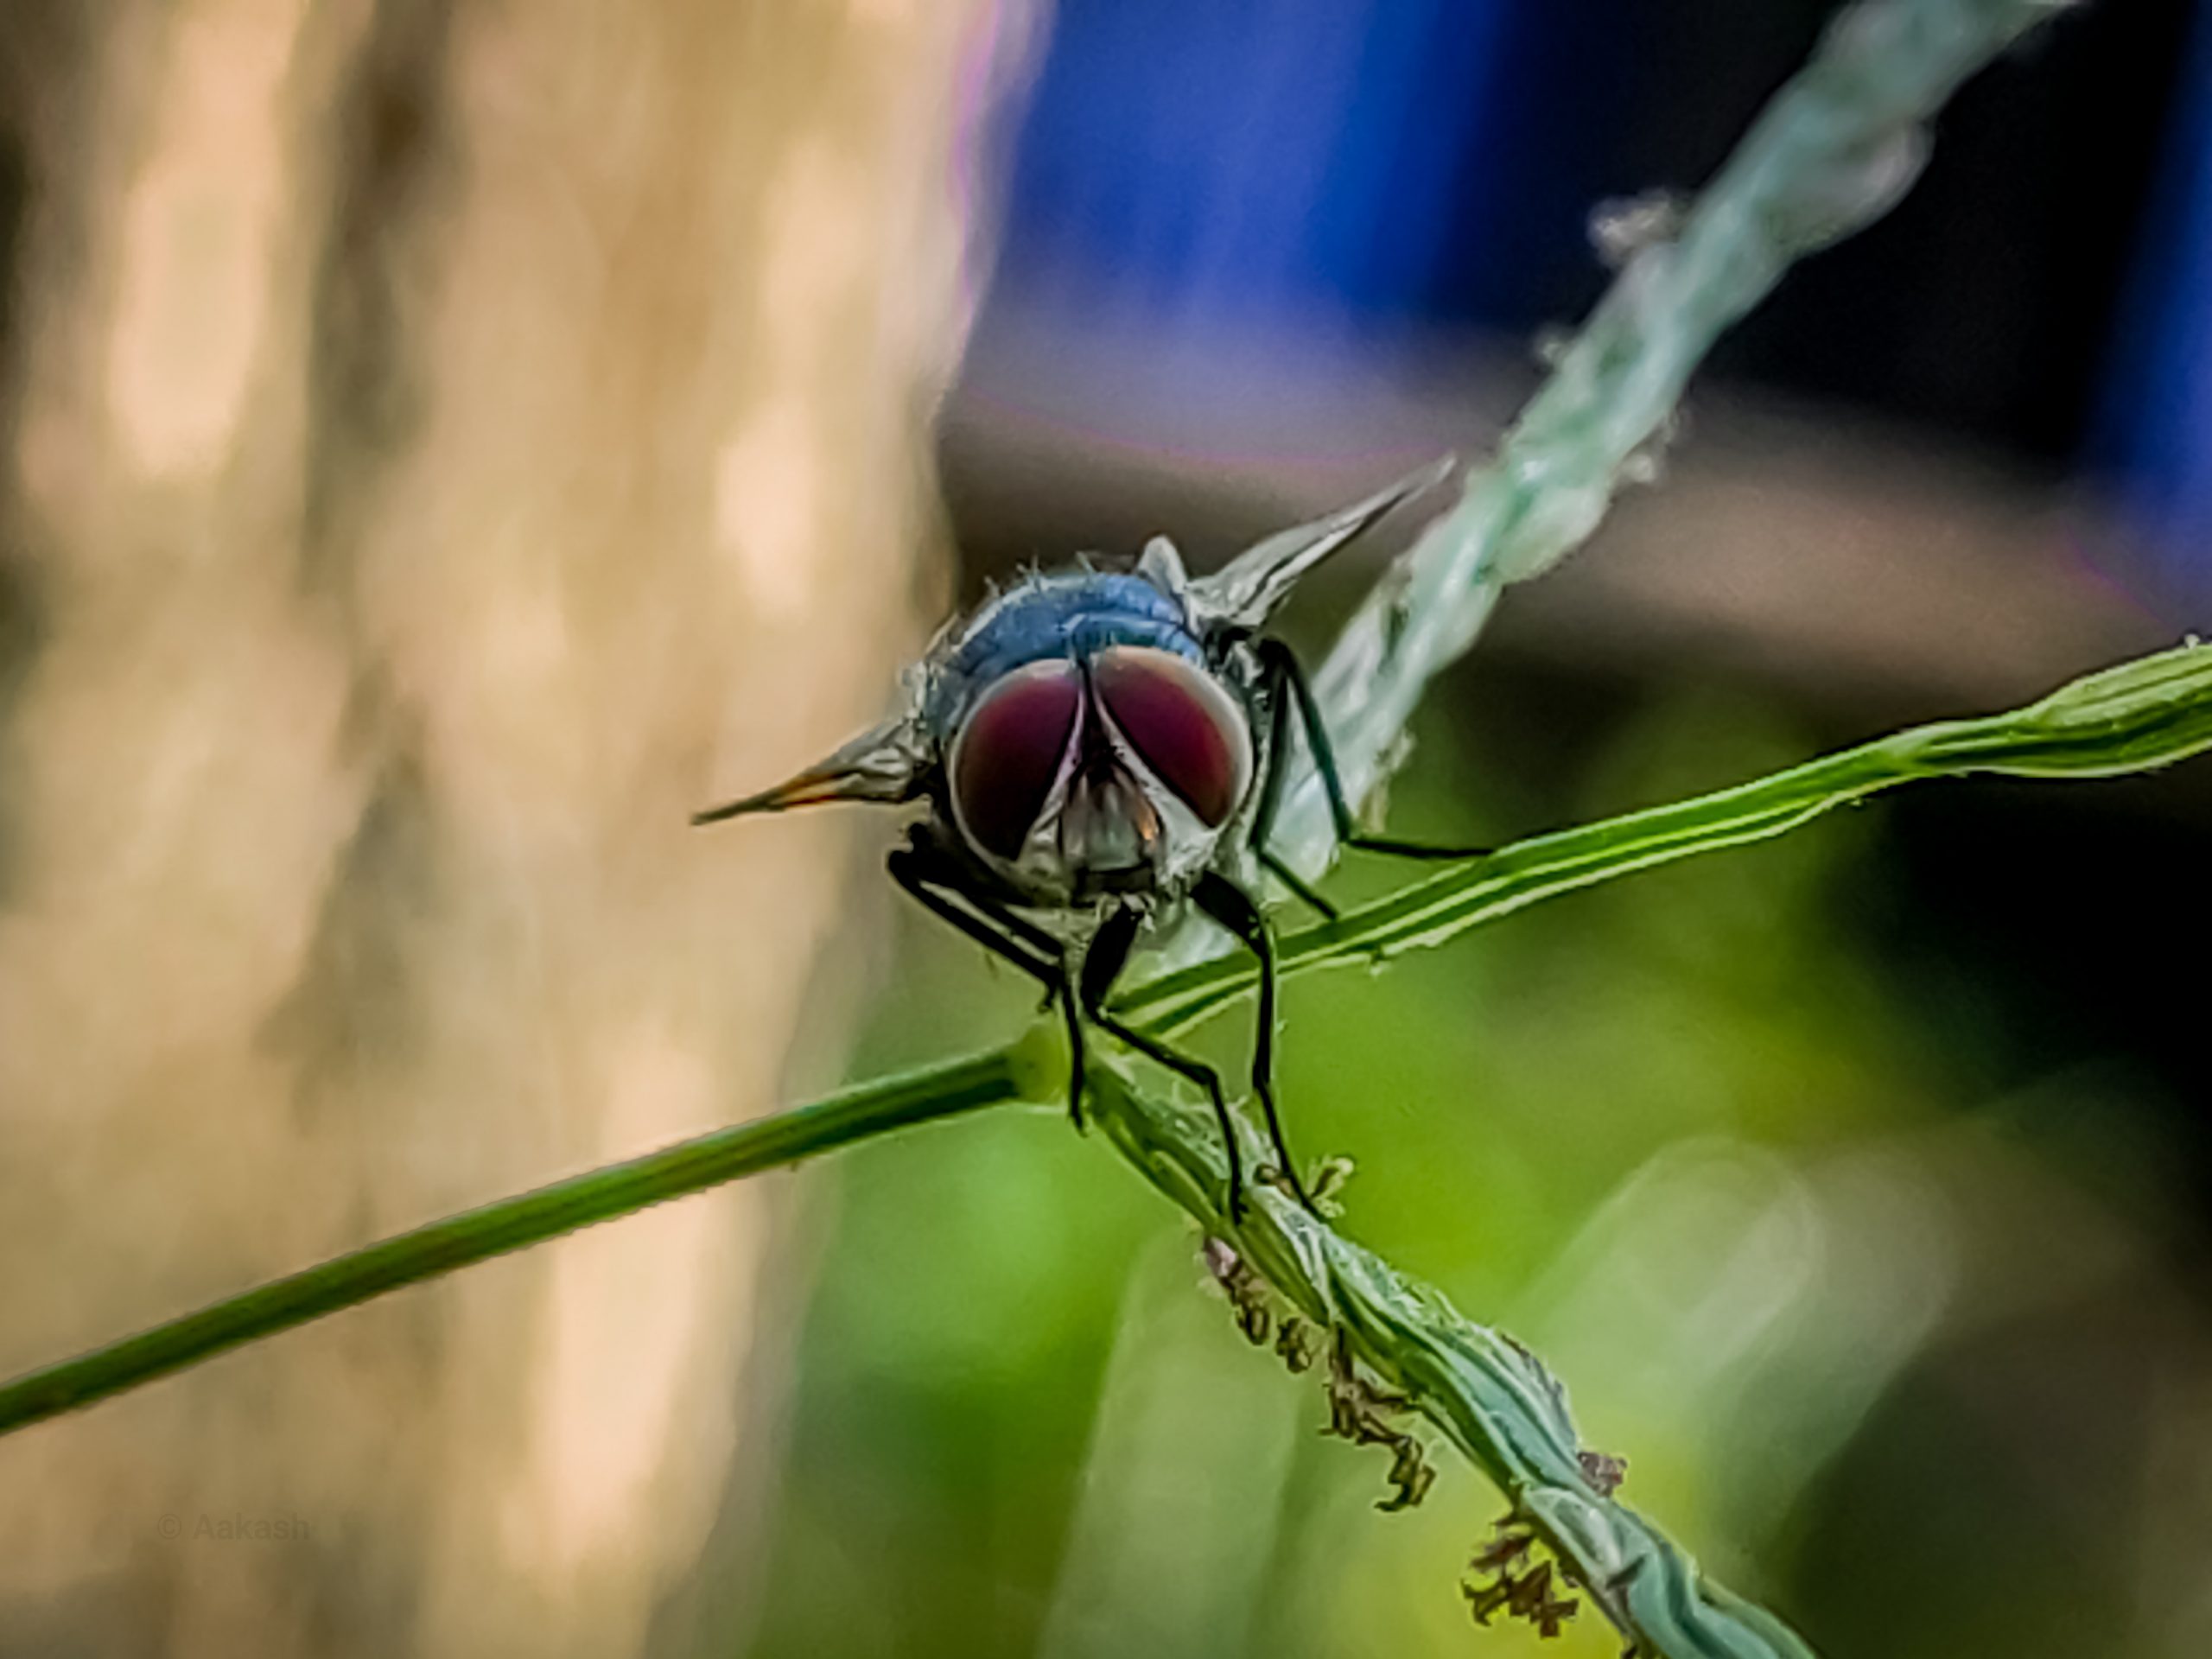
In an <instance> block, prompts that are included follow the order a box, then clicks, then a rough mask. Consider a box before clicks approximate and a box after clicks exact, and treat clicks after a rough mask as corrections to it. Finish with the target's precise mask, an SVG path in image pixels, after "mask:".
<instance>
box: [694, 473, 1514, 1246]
mask: <svg viewBox="0 0 2212 1659" xmlns="http://www.w3.org/2000/svg"><path fill="white" fill-rule="evenodd" d="M1447 465H1448V463H1447ZM1445 470H1446V469H1445V467H1430V468H1427V469H1426V470H1424V471H1423V472H1421V473H1420V474H1416V475H1414V477H1411V478H1408V479H1406V480H1402V481H1401V482H1399V483H1397V484H1395V485H1393V486H1391V487H1390V488H1389V489H1387V490H1384V491H1383V492H1382V493H1380V494H1378V495H1375V496H1372V497H1370V498H1369V499H1367V500H1364V501H1362V502H1359V503H1357V505H1352V506H1350V507H1346V508H1344V510H1343V511H1341V512H1336V513H1333V514H1332V515H1330V516H1329V517H1327V518H1321V519H1319V520H1316V521H1315V522H1313V523H1312V524H1301V525H1299V526H1298V527H1297V528H1295V529H1292V530H1287V531H1281V532H1280V533H1278V534H1276V535H1274V536H1271V537H1268V538H1267V539H1266V540H1264V541H1262V542H1261V543H1258V544H1257V545H1255V546H1254V547H1252V548H1250V549H1249V550H1247V551H1245V552H1244V553H1243V554H1241V555H1239V556H1237V557H1236V558H1235V559H1234V560H1232V561H1231V562H1230V563H1229V564H1228V565H1226V566H1224V568H1223V569H1220V570H1217V571H1216V572H1214V573H1213V574H1211V575H1205V576H1198V577H1193V576H1192V575H1189V574H1188V573H1187V572H1186V571H1185V569H1184V566H1183V561H1182V558H1181V556H1179V554H1178V553H1177V551H1176V550H1175V547H1174V544H1173V543H1172V542H1170V541H1168V540H1167V539H1166V537H1154V539H1153V540H1152V541H1151V542H1150V543H1147V545H1146V547H1145V549H1144V551H1143V553H1142V555H1141V556H1140V557H1139V558H1138V559H1137V560H1136V562H1135V566H1134V567H1133V568H1130V569H1101V568H1096V567H1095V566H1093V565H1092V564H1090V563H1085V564H1083V565H1080V566H1078V567H1077V568H1075V569H1066V570H1060V571H1054V572H1048V573H1039V574H1036V575H1031V576H1028V577H1027V578H1026V579H1024V580H1023V581H1021V582H1019V583H1018V584H1016V585H1015V586H1014V587H1012V588H1008V589H1007V590H1006V591H1004V592H1002V593H1000V594H996V595H995V596H994V597H993V598H992V599H990V600H989V601H988V602H987V603H985V604H984V605H983V606H982V607H981V608H980V609H978V610H977V611H976V612H975V613H972V614H970V615H968V616H966V617H963V618H961V619H958V620H955V621H954V622H952V623H951V624H950V625H948V626H946V628H945V629H944V631H943V632H941V633H940V634H939V635H938V639H937V640H936V641H935V643H934V644H932V645H931V647H930V649H929V651H928V652H927V653H926V654H925V656H924V657H923V658H922V660H921V661H920V662H919V663H918V664H914V665H913V666H912V668H911V669H909V670H908V671H907V672H906V676H905V677H904V696H903V698H902V700H901V706H900V707H899V710H898V712H897V713H896V714H894V715H892V717H891V718H890V719H888V720H887V721H884V722H883V723H882V724H881V725H880V726H877V727H875V728H874V729H872V730H870V731H868V732H864V733H862V734H861V735H859V736H858V737H855V739H853V740H852V741H850V742H849V743H847V744H846V745H845V746H844V747H842V748H841V749H839V750H837V751H836V753H834V754H831V755H830V756H829V757H828V758H827V759H826V760H823V761H821V762H820V763H819V764H817V765H815V766H809V767H808V768H807V769H806V770H805V771H804V772H800V773H798V775H797V776H796V777H794V778H791V779H788V780H786V781H785V782H784V783H781V784H779V785H776V786H775V787H774V788H772V789H768V790H764V791H761V792H760V793H759V794H757V795H748V796H747V797H745V798H743V799H741V800H736V801H732V802H730V803H728V804H726V805H722V806H717V807H715V808H713V809H711V810H707V811H703V812H700V813H698V814H696V816H695V817H693V819H692V822H693V823H696V824H708V823H720V822H721V821H722V820H723V819H726V818H734V817H739V816H741V815H743V814H747V813H753V812H780V811H784V810H788V809H790V808H791V807H796V806H811V805H814V804H817V803H820V802H824V801H873V802H879V803H885V804H906V803H914V802H919V803H924V804H925V805H926V809H927V810H926V812H925V815H924V816H922V817H920V818H919V819H918V821H917V822H916V823H913V824H912V826H911V827H910V828H909V829H907V832H906V840H905V842H904V844H903V845H901V846H900V847H899V848H898V849H896V850H894V851H893V853H892V854H891V855H890V858H889V860H888V866H889V869H890V873H891V875H892V878H893V880H895V881H897V882H898V884H899V886H900V887H903V888H904V889H906V892H908V893H911V894H912V895H913V897H914V898H915V899H918V900H919V901H920V902H921V903H922V904H923V905H924V906H926V907H927V908H928V909H929V910H931V912H934V913H935V914H936V915H938V917H940V918H943V919H944V921H946V922H948V923H950V924H951V925H953V926H954V927H957V928H958V929H959V930H960V931H962V932H963V933H965V934H967V935H968V936H969V938H973V939H975V940H976V942H977V943H979V944H982V945H983V946H985V947H986V948H987V949H988V950H991V951H993V952H994V953H995V954H996V955H997V956H999V957H1002V958H1003V959H1005V960H1006V961H1007V962H1009V963H1013V964H1014V966H1015V967H1016V968H1018V969H1020V970H1021V971H1022V972H1023V973H1025V974H1027V975H1028V976H1031V977H1032V978H1033V979H1035V980H1036V981H1037V982H1039V984H1040V985H1041V986H1043V987H1044V988H1045V993H1046V1001H1047V1002H1048V1004H1056V1005H1057V1006H1058V1007H1059V1009H1060V1011H1061V1014H1062V1016H1063V1018H1064V1019H1065V1022H1066V1028H1067V1034H1068V1042H1069V1046H1070V1050H1071V1057H1072V1062H1073V1065H1072V1072H1071V1077H1070V1079H1069V1084H1068V1109H1069V1112H1070V1115H1071V1116H1072V1117H1073V1118H1074V1120H1075V1122H1076V1125H1077V1128H1081V1127H1082V1124H1083V1077H1084V1028H1085V1027H1086V1025H1088V1026H1090V1027H1095V1028H1096V1029H1098V1030H1100V1031H1103V1032H1105V1033H1108V1034H1109V1035H1110V1036H1112V1037H1114V1038H1116V1039H1119V1040H1120V1041H1122V1042H1123V1043H1126V1044H1127V1045H1128V1046H1129V1047H1131V1048H1133V1049H1135V1050H1136V1051H1137V1052H1139V1053H1141V1054H1144V1055H1146V1056H1147V1057H1149V1058H1151V1059H1153V1060H1154V1061H1156V1062H1157V1063H1159V1064H1160V1065H1163V1066H1165V1067H1166V1068H1167V1069H1168V1070H1170V1071H1174V1072H1177V1073H1179V1075H1181V1076H1182V1077H1186V1078H1188V1079H1189V1080H1190V1081H1191V1082H1192V1083H1194V1084H1197V1085H1198V1087H1200V1088H1201V1089H1203V1090H1205V1092H1206V1095H1207V1096H1208V1097H1209V1098H1210V1099H1211V1102H1212V1104H1213V1109H1214V1114H1215V1116H1216V1118H1217V1120H1218V1121H1219V1122H1220V1125H1221V1130H1222V1136H1223V1141H1224V1145H1225V1146H1226V1147H1227V1151H1228V1165H1229V1207H1230V1215H1231V1217H1237V1216H1239V1215H1241V1213H1242V1211H1243V1198H1244V1195H1243V1168H1242V1165H1241V1162H1240V1159H1239V1154H1238V1151H1237V1139H1236V1132H1235V1130H1234V1129H1233V1128H1231V1126H1230V1117H1229V1108H1228V1103H1227V1101H1226V1099H1225V1097H1224V1094H1223V1090H1222V1082H1221V1077H1220V1076H1219V1074H1218V1073H1217V1072H1216V1071H1214V1069H1213V1068H1212V1067H1211V1066H1210V1065H1206V1064H1205V1063H1204V1062H1203V1061H1201V1060H1198V1059H1197V1058H1193V1057H1192V1056H1190V1055H1186V1054H1184V1053H1181V1052H1179V1051H1177V1050H1176V1049H1173V1048H1172V1047H1170V1046H1168V1045H1166V1043H1163V1042H1161V1041H1160V1039H1157V1038H1156V1037H1154V1036H1153V1035H1151V1034H1150V1033H1147V1032H1144V1031H1141V1030H1138V1029H1137V1028H1135V1027H1132V1026H1129V1025H1128V1024H1127V1023H1125V1022H1124V1021H1122V1020H1120V1019H1119V1018H1117V1017H1116V1015H1115V1014H1114V1013H1113V1012H1112V1010H1111V1009H1110V1008H1109V1007H1108V1006H1107V998H1108V996H1109V994H1110V993H1111V991H1112V990H1113V988H1114V984H1115V982H1116V979H1118V978H1119V977H1120V976H1121V973H1122V969H1123V968H1124V966H1125V965H1126V964H1127V963H1128V959H1129V955H1130V952H1131V950H1132V949H1133V948H1134V947H1135V945H1136V944H1137V942H1138V940H1139V938H1140V937H1141V935H1143V934H1145V933H1146V932H1147V931H1149V930H1152V929H1154V928H1157V927H1159V926H1161V925H1164V924H1165V923H1166V922H1167V921H1169V920H1171V919H1172V918H1173V917H1175V916H1176V915H1177V914H1179V912H1181V911H1182V910H1183V909H1184V908H1185V906H1190V907H1194V908H1196V909H1197V910H1198V912H1201V913H1203V914H1204V915H1205V916H1206V917H1208V918H1211V920H1212V921H1214V922H1215V923H1216V924H1217V925H1220V926H1221V927H1223V928H1224V929H1226V930H1227V931H1229V932H1230V934H1231V935H1233V936H1234V937H1235V938H1236V940H1237V941H1238V943H1240V944H1242V945H1243V947H1244V948H1245V949H1246V950H1249V951H1250V952H1251V953H1252V955H1253V957H1254V958H1255V960H1256V962H1257V963H1258V966H1259V1004H1260V1006H1259V1023H1258V1033H1257V1036H1256V1039H1255V1042H1254V1045H1253V1056H1252V1074H1251V1075H1252V1092H1253V1094H1254V1095H1255V1096H1256V1097H1257V1099H1258V1101H1259V1103H1260V1109H1261V1110H1262V1113H1263V1114H1264V1115H1265V1116H1266V1119H1267V1128H1268V1137H1269V1140H1270V1141H1271V1143H1272V1144H1273V1147H1274V1153H1275V1156H1276V1160H1277V1163H1278V1172H1277V1173H1278V1177H1279V1179H1281V1180H1282V1181H1284V1182H1285V1183H1286V1184H1287V1185H1288V1186H1289V1187H1290V1190H1291V1191H1292V1192H1294V1193H1296V1194H1297V1196H1298V1198H1300V1201H1301V1202H1303V1203H1305V1204H1306V1205H1307V1207H1308V1208H1309V1209H1310V1208H1311V1207H1312V1200H1311V1198H1309V1197H1308V1196H1307V1194H1306V1189H1305V1186H1304V1185H1303V1184H1302V1183H1301V1182H1300V1179H1299V1176H1298V1173H1297V1166H1296V1165H1295V1163H1294V1160H1292V1158H1291V1156H1290V1154H1289V1151H1288V1149H1287V1147H1286V1146H1285V1144H1284V1141H1283V1134H1282V1124H1281V1118H1280V1117H1279V1116H1278V1115H1277V1111H1276V1107H1275V1097H1274V1031H1275V952H1274V934H1273V931H1272V930H1271V928H1270V926H1269V924H1268V918H1267V917H1266V915H1265V913H1264V912H1262V909H1261V907H1260V905H1259V904H1258V903H1257V902H1256V900H1255V897H1254V894H1253V892H1252V889H1251V887H1250V886H1249V884H1248V883H1247V881H1246V880H1245V879H1244V875H1243V872H1244V871H1245V870H1246V869H1248V868H1250V866H1251V865H1252V864H1254V863H1256V864H1257V865H1259V866H1260V867H1261V868H1265V869H1267V870H1268V871H1271V872H1272V873H1273V874H1274V875H1275V876H1276V877H1277V878H1278V879H1279V880H1281V882H1282V883H1283V884H1284V885H1285V887H1287V888H1288V889H1289V890H1290V891H1291V892H1293V893H1295V894H1297V895H1298V896H1300V898H1302V899H1305V900H1306V902H1307V903H1309V904H1311V905H1313V906H1315V907H1316V908H1317V909H1319V911H1320V912H1323V913H1324V914H1327V915H1333V914H1334V912H1333V911H1332V910H1331V908H1330V906H1328V904H1327V902H1326V901H1325V899H1322V898H1321V896H1320V895H1319V893H1315V892H1314V891H1313V888H1312V887H1309V886H1307V885H1306V882H1305V881H1304V880H1301V879H1300V877H1299V876H1298V874H1296V873H1295V872H1294V871H1293V870H1292V869H1291V868H1289V866H1288V865H1287V864H1286V863H1285V862H1284V861H1282V859H1281V857H1280V856H1279V855H1277V854H1276V853H1275V852H1274V849H1272V848H1271V847H1270V846H1269V844H1268V837H1269V834H1270V832H1271V831H1272V829H1273V828H1274V820H1275V815H1276V810H1277V808H1278V807H1279V806H1280V804H1281V801H1282V797H1283V787H1284V784H1285V781H1286V778H1287V769H1286V766H1285V761H1286V758H1287V754H1288V752H1289V747H1290V745H1289V739H1290V734H1291V722H1292V721H1297V722H1298V725H1299V727H1300V729H1301V730H1302V731H1303V733H1304V734H1305V739H1306V747H1307V750H1308V752H1309V753H1311V755H1312V756H1313V764H1314V768H1315V771H1316V772H1317V773H1318V774H1319V778H1320V780H1321V783H1322V785H1323V787H1324V790H1325V794H1326V796H1327V799H1328V805H1329V811H1330V815H1331V819H1332V823H1333V826H1334V829H1335V831H1336V835H1337V838H1338V841H1339V842H1342V843H1343V844H1344V845H1345V846H1347V847H1354V848H1362V849H1368V850H1370V851H1375V852H1380V853H1388V854H1393V855H1399V856H1402V857H1410V858H1428V859H1439V858H1442V859H1450V858H1467V857H1477V856H1480V849H1471V848H1470V849H1455V848H1441V847H1427V846H1421V845H1415V844H1413V843H1410V842H1401V841H1394V840H1389V839H1387V838H1383V837H1380V836H1365V835H1362V834H1360V833H1359V832H1358V830H1357V827H1356V825H1355V823H1354V820H1353V817H1352V814H1351V807H1350V805H1349V804H1348V803H1347V802H1346V800H1345V798H1344V788H1343V785H1342V783H1341V781H1340V779H1339V777H1338V771H1337V766H1336V760H1335V756H1334V753H1333V751H1332V748H1331V746H1330V741H1329V733H1328V728H1327V727H1326V726H1325V724H1324V723H1323V720H1322V715H1321V710H1320V707H1319V703H1318V702H1316V700H1315V698H1314V696H1313V689H1312V687H1311V685H1310V684H1309V683H1308V682H1307V680H1306V675H1305V673H1304V671H1303V670H1302V669H1301V668H1300V665H1299V663H1298V659H1297V658H1295V657H1294V655H1293V654H1292V652H1291V651H1290V649H1289V647H1288V646H1287V645H1285V644H1284V643H1283V642H1282V641H1281V640H1280V639H1274V638H1273V637H1272V636H1270V635H1268V633H1266V632H1263V629H1264V627H1265V625H1266V624H1267V622H1268V619H1269V618H1270V617H1271V616H1272V615H1273V614H1274V612H1275V610H1276V608H1277V607H1279V606H1281V604H1282V602H1283V601H1285V600H1286V599H1287V598H1288V597H1289V595H1290V594H1291V591H1292V589H1293V588H1295V587H1296V585H1297V584H1298V582H1299V581H1300V578H1301V577H1303V576H1304V575H1306V573H1307V572H1308V571H1310V570H1312V569H1313V568H1314V567H1315V566H1317V565H1318V564H1319V563H1321V561H1322V560H1324V559H1325V558H1326V557H1328V556H1329V555H1330V554H1332V553H1333V552H1335V551H1337V550H1338V549H1340V548H1342V547H1344V546H1345V545H1346V544H1348V543H1351V542H1352V541H1353V540H1355V539H1356V538H1357V537H1359V536H1360V535H1362V534H1363V532H1365V531H1368V530H1369V529H1370V528H1371V527H1372V526H1373V525H1374V524H1376V522H1377V521H1378V520H1379V519H1381V518H1383V517H1384V516H1385V515H1386V514H1388V513H1389V512H1390V511H1391V510H1392V509H1393V508H1395V507H1396V506H1397V505H1399V504H1400V503H1402V502H1403V501H1405V500H1406V499H1408V498H1409V497H1411V496H1413V495H1414V494H1417V493H1420V492H1421V491H1422V490H1425V489H1427V488H1428V487H1429V486H1432V485H1433V484H1434V483H1436V482H1437V481H1438V480H1440V478H1441V477H1442V476H1443V474H1444V471H1445Z"/></svg>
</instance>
